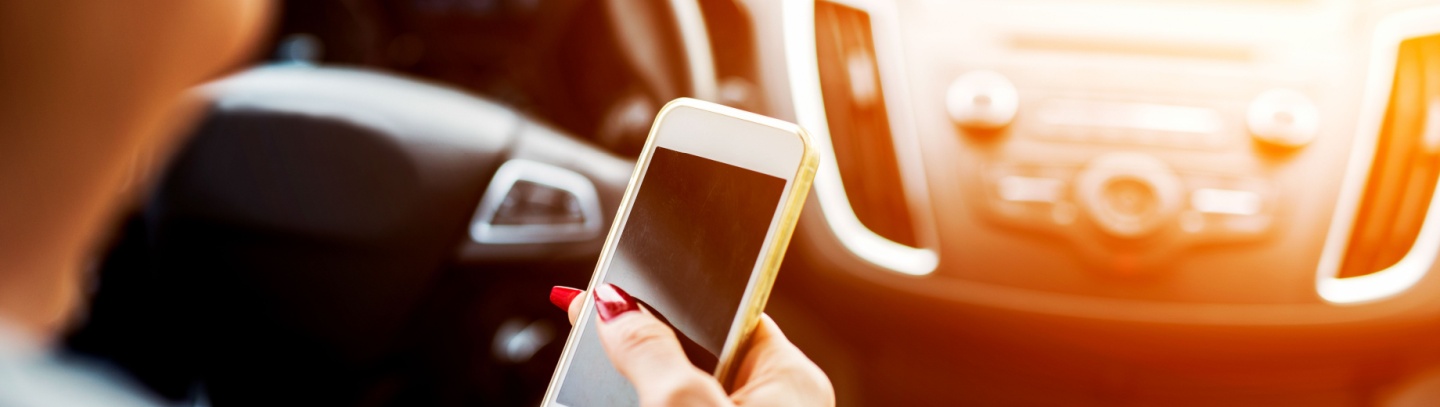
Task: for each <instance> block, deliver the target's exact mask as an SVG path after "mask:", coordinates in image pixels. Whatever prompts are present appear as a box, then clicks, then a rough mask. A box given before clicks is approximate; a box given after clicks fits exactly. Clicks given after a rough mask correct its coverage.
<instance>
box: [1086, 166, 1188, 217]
mask: <svg viewBox="0 0 1440 407" xmlns="http://www.w3.org/2000/svg"><path fill="white" fill-rule="evenodd" d="M1076 188H1077V190H1078V193H1079V196H1080V202H1081V203H1082V204H1083V205H1084V208H1085V210H1086V213H1087V214H1089V215H1090V217H1091V218H1092V219H1094V220H1095V223H1096V224H1097V225H1099V226H1100V229H1101V230H1104V231H1105V232H1106V233H1109V234H1111V235H1114V236H1117V237H1124V238H1139V237H1143V236H1145V235H1148V234H1149V233H1151V232H1154V231H1155V230H1156V229H1158V228H1159V227H1160V226H1161V225H1163V224H1165V223H1166V219H1168V218H1170V217H1171V216H1172V215H1173V214H1174V213H1175V212H1176V211H1178V209H1179V207H1180V199H1181V195H1182V194H1183V193H1184V192H1183V189H1182V188H1181V186H1180V181H1179V178H1178V177H1176V176H1175V174H1174V172H1172V171H1171V170H1170V168H1169V166H1167V165H1166V164H1165V162H1164V161H1161V160H1160V159H1158V158H1155V157H1153V156H1150V155H1148V154H1143V153H1132V152H1117V153H1109V154H1106V155H1103V156H1100V157H1099V158H1096V159H1095V160H1093V161H1091V162H1090V164H1089V165H1088V166H1087V167H1086V168H1085V170H1084V171H1083V172H1082V173H1081V174H1080V177H1079V179H1078V180H1077V181H1076Z"/></svg>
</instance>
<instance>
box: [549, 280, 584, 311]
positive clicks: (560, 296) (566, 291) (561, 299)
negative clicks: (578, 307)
mask: <svg viewBox="0 0 1440 407" xmlns="http://www.w3.org/2000/svg"><path fill="white" fill-rule="evenodd" d="M577 295H580V290H578V289H574V288H570V287H566V286H563V285H557V286H555V287H554V288H551V289H550V303H551V304H555V306H556V307H560V309H562V310H565V311H569V310H570V303H571V302H574V301H575V296H577Z"/></svg>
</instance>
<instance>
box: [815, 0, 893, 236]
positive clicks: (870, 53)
mask: <svg viewBox="0 0 1440 407" xmlns="http://www.w3.org/2000/svg"><path fill="white" fill-rule="evenodd" d="M815 45H816V53H817V58H818V62H819V70H820V92H821V94H822V95H823V97H824V103H825V117H826V121H827V122H828V123H829V128H830V142H831V144H832V145H833V148H834V150H835V160H836V164H837V165H838V167H839V169H840V179H841V180H842V183H843V184H844V187H845V194H846V195H848V196H849V198H850V205H851V207H852V208H854V210H855V216H856V217H857V218H859V220H860V223H862V224H864V225H865V227H866V228H869V229H870V230H871V231H873V232H875V233H876V234H878V235H880V236H882V237H885V238H886V239H890V240H891V241H894V242H896V243H900V244H903V245H907V246H911V247H914V246H916V240H917V239H916V233H915V229H914V224H913V221H912V218H911V214H910V210H909V207H908V205H907V203H906V200H905V198H904V197H905V191H904V190H903V183H902V180H901V178H900V177H901V175H900V167H899V163H898V162H897V161H896V156H895V142H894V139H893V138H892V134H891V126H890V120H891V119H890V117H889V115H888V114H887V112H886V108H885V95H884V92H882V90H883V88H882V83H881V81H880V70H879V64H878V63H877V60H876V53H875V41H874V36H873V34H872V32H871V26H870V16H869V15H868V14H866V13H865V12H864V11H861V10H857V9H854V8H850V7H846V6H842V5H838V4H834V3H830V2H825V1H821V2H816V3H815Z"/></svg>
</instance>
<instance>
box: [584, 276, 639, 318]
mask: <svg viewBox="0 0 1440 407" xmlns="http://www.w3.org/2000/svg"><path fill="white" fill-rule="evenodd" d="M595 309H596V311H599V312H600V320H601V321H605V322H610V320H611V319H614V318H615V317H618V316H620V314H624V313H626V312H630V311H636V310H639V309H640V305H639V304H636V303H635V297H631V296H630V294H628V293H626V292H625V290H621V289H620V287H616V286H615V285H614V284H602V285H600V286H599V287H595Z"/></svg>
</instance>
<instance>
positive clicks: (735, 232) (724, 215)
mask: <svg viewBox="0 0 1440 407" xmlns="http://www.w3.org/2000/svg"><path fill="white" fill-rule="evenodd" d="M639 188H640V190H639V191H638V193H637V194H636V196H635V198H634V205H633V207H632V209H631V211H630V217H629V219H628V220H627V221H626V223H625V226H624V229H623V231H622V232H621V235H620V242H619V243H618V245H617V246H616V247H615V250H614V252H613V254H612V255H611V256H610V258H609V261H610V264H609V265H608V267H607V269H608V271H607V272H606V274H605V277H604V281H603V282H605V283H612V284H615V285H617V286H619V287H620V288H622V289H624V290H626V291H627V292H629V293H630V294H631V295H634V296H635V298H636V299H638V300H640V301H641V302H643V303H644V304H645V305H646V306H647V307H648V308H649V309H650V310H651V311H653V312H655V313H656V314H657V316H659V317H661V318H662V319H664V320H666V321H667V322H669V323H670V324H671V325H672V326H674V327H675V330H676V334H677V335H676V336H677V337H679V338H680V342H681V343H682V345H683V346H684V348H685V353H686V355H688V356H689V357H690V360H691V362H692V363H694V364H695V366H697V367H699V368H700V369H701V370H705V371H707V372H713V371H714V370H715V366H716V363H717V361H718V358H719V355H720V352H721V350H722V349H723V348H724V346H725V340H726V334H727V333H729V330H730V326H731V324H732V323H733V322H734V318H735V315H736V311H737V309H738V308H739V306H740V301H741V299H742V297H743V296H744V294H745V288H746V286H747V285H748V284H749V282H750V276H751V274H752V271H753V270H754V268H755V267H756V261H757V260H758V256H759V254H760V249H761V246H763V245H764V243H765V236H766V232H767V231H768V230H769V227H770V224H771V222H772V221H773V218H774V216H775V215H776V213H775V209H776V207H778V205H779V204H780V198H781V195H782V194H783V193H784V191H785V180H784V179H781V178H776V177H773V176H770V175H766V174H761V173H758V172H754V171H750V170H746V169H743V168H740V167H735V166H732V165H728V164H724V163H720V162H717V161H714V160H710V159H706V158H702V157H699V156H695V155H691V154H686V153H681V152H677V151H673V150H668V149H665V148H656V149H655V153H654V155H653V156H652V157H651V161H650V166H649V168H648V169H647V170H646V171H645V176H644V178H643V179H642V180H641V183H640V187H639ZM580 329H584V331H583V332H582V333H581V337H580V341H579V342H578V343H577V344H576V348H575V350H574V354H573V356H572V361H571V364H570V368H569V370H568V372H567V373H566V375H565V377H564V378H563V379H562V380H563V381H562V382H561V385H560V391H559V395H558V396H557V399H556V401H558V402H559V403H560V404H563V405H566V406H575V407H590V406H633V405H637V404H638V403H639V402H638V400H637V399H636V398H635V392H634V389H633V388H631V387H630V383H629V382H627V381H626V380H625V379H624V377H622V376H621V375H620V373H619V372H616V371H615V368H614V367H613V366H612V365H611V364H610V361H609V359H607V357H606V355H605V352H604V350H603V349H602V348H601V345H600V342H599V338H598V337H597V335H596V333H595V327H594V326H593V325H589V326H581V327H580ZM617 388H625V389H629V391H626V392H615V390H614V389H617Z"/></svg>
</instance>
